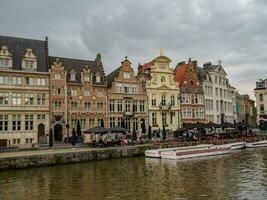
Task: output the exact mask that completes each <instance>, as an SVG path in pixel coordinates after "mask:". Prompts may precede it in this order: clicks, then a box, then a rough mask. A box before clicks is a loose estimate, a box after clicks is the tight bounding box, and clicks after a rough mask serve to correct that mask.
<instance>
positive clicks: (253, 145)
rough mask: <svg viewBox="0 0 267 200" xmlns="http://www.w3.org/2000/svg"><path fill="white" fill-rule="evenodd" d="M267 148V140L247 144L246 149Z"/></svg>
mask: <svg viewBox="0 0 267 200" xmlns="http://www.w3.org/2000/svg"><path fill="white" fill-rule="evenodd" d="M257 147H267V140H262V141H257V142H250V143H246V148H257Z"/></svg>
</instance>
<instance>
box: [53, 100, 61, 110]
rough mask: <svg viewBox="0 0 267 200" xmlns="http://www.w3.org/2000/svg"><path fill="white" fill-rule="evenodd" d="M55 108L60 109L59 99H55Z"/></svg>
mask: <svg viewBox="0 0 267 200" xmlns="http://www.w3.org/2000/svg"><path fill="white" fill-rule="evenodd" d="M54 104H55V110H60V109H61V101H55V102H54Z"/></svg>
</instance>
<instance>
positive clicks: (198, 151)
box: [161, 145, 231, 159]
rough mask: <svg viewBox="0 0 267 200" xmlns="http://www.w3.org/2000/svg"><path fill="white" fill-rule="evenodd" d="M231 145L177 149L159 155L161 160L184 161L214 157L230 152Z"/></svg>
mask: <svg viewBox="0 0 267 200" xmlns="http://www.w3.org/2000/svg"><path fill="white" fill-rule="evenodd" d="M230 149H231V145H210V146H199V147H198V148H191V149H179V150H173V151H166V152H162V153H161V158H167V159H186V158H196V157H203V156H214V155H221V154H227V153H229V152H230Z"/></svg>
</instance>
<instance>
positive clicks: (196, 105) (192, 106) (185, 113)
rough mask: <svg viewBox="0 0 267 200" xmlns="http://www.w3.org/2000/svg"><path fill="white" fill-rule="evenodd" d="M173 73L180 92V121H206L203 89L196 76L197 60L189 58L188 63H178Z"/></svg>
mask: <svg viewBox="0 0 267 200" xmlns="http://www.w3.org/2000/svg"><path fill="white" fill-rule="evenodd" d="M174 73H175V80H176V81H177V82H178V83H179V86H180V92H181V114H182V115H181V116H182V117H181V120H182V123H197V122H200V123H204V122H206V120H205V99H204V91H203V87H202V85H201V82H200V80H199V77H198V66H197V61H191V59H190V58H189V60H188V63H186V62H181V63H178V64H177V66H176V68H175V70H174Z"/></svg>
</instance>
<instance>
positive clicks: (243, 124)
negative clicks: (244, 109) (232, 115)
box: [234, 122, 248, 128]
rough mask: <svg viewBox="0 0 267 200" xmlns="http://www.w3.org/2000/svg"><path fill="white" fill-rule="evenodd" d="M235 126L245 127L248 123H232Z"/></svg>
mask: <svg viewBox="0 0 267 200" xmlns="http://www.w3.org/2000/svg"><path fill="white" fill-rule="evenodd" d="M234 125H235V127H236V128H246V127H248V124H247V123H245V122H238V123H236V124H234Z"/></svg>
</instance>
